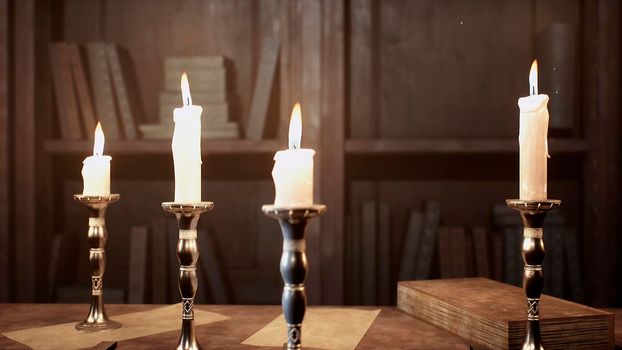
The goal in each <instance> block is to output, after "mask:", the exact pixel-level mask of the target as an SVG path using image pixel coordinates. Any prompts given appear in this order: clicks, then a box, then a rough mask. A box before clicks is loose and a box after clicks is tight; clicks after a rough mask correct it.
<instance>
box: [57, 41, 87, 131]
mask: <svg viewBox="0 0 622 350" xmlns="http://www.w3.org/2000/svg"><path fill="white" fill-rule="evenodd" d="M50 59H51V63H52V78H53V81H54V92H55V93H56V106H57V110H58V120H59V123H60V131H61V136H62V138H63V139H64V140H80V139H82V127H81V125H80V116H79V111H78V101H77V99H76V95H75V89H74V86H73V79H72V75H71V62H70V60H69V52H68V50H67V47H66V45H65V43H56V44H51V45H50Z"/></svg>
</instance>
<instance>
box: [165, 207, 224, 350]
mask: <svg viewBox="0 0 622 350" xmlns="http://www.w3.org/2000/svg"><path fill="white" fill-rule="evenodd" d="M213 207H214V203H212V202H199V203H193V204H184V203H174V202H164V203H162V209H164V210H165V211H167V212H169V213H173V214H175V217H176V218H177V224H178V225H179V240H178V241H177V259H178V260H179V265H180V266H179V293H180V294H181V301H182V311H181V334H180V336H179V343H178V344H177V349H178V350H199V349H202V347H201V345H199V342H198V341H197V339H196V332H195V329H194V311H193V310H192V306H193V305H194V297H195V295H196V293H197V286H198V280H197V260H198V259H199V249H198V247H197V224H198V223H199V217H200V216H201V214H202V213H205V212H207V211H210V210H212V208H213Z"/></svg>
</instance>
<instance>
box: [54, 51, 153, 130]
mask: <svg viewBox="0 0 622 350" xmlns="http://www.w3.org/2000/svg"><path fill="white" fill-rule="evenodd" d="M85 51H86V58H87V59H86V60H85V56H84V53H83V49H82V48H81V47H80V46H79V45H78V44H76V43H66V42H58V43H53V44H51V45H50V62H51V68H52V69H51V70H52V78H53V81H54V93H55V95H56V107H57V112H58V121H59V126H60V133H61V137H62V138H63V139H64V140H80V139H84V138H89V139H91V138H92V137H93V133H94V131H95V125H96V124H97V121H100V122H101V123H102V127H103V128H104V131H105V133H106V137H107V138H110V139H128V140H133V139H136V138H137V137H138V132H137V129H136V121H137V120H140V119H141V117H142V112H141V110H142V109H141V102H140V96H139V93H138V88H137V85H136V79H135V74H134V70H133V66H132V62H131V60H130V57H129V54H128V53H127V51H125V50H124V49H123V48H121V47H119V46H117V45H116V44H113V43H104V42H92V43H88V44H86V50H85ZM87 67H88V70H87Z"/></svg>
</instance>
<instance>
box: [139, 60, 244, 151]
mask: <svg viewBox="0 0 622 350" xmlns="http://www.w3.org/2000/svg"><path fill="white" fill-rule="evenodd" d="M183 72H186V74H187V75H188V81H189V83H190V93H191V95H192V103H193V104H194V105H199V106H202V107H203V114H202V117H201V127H202V130H201V135H202V138H207V139H212V138H238V137H239V128H238V124H237V123H235V122H232V121H229V105H228V103H227V72H226V68H225V58H224V57H223V56H193V57H167V58H166V59H165V60H164V90H163V91H162V92H160V122H159V123H157V124H143V125H140V127H139V128H140V131H141V132H142V135H143V137H144V138H146V139H170V138H171V137H172V136H173V130H174V122H173V110H174V109H175V108H179V107H181V106H182V99H181V88H180V81H181V75H182V73H183Z"/></svg>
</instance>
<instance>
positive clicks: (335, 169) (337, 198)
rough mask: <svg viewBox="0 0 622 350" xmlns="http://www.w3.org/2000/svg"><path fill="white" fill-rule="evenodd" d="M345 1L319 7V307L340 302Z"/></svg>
mask: <svg viewBox="0 0 622 350" xmlns="http://www.w3.org/2000/svg"><path fill="white" fill-rule="evenodd" d="M345 7H346V1H344V0H325V1H323V3H322V25H321V28H322V51H321V52H322V57H321V58H322V77H321V82H322V85H321V88H322V103H321V148H320V152H321V154H320V160H321V162H322V163H321V174H320V176H321V178H320V183H321V185H320V191H321V196H320V198H321V200H322V202H323V203H324V204H326V205H327V206H328V208H329V211H328V212H327V213H326V214H325V216H324V217H323V218H322V226H321V228H322V230H321V237H322V238H321V243H322V244H321V255H322V282H323V283H322V303H323V304H332V305H335V304H337V305H339V304H342V303H343V302H344V282H345V273H344V264H345V261H344V256H345V242H344V238H345V236H344V231H345V223H344V216H345V209H344V207H345V203H344V202H345V191H346V190H345V186H344V185H343V184H344V182H345V153H344V143H345V137H346V136H345V115H346V109H345V104H346V87H345V84H346V81H345V80H346V76H345V73H346V72H345V69H346V68H345V60H346V57H345V52H346V47H345V46H346V40H345V36H346V28H345V27H346V17H345V16H346V8H345Z"/></svg>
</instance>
